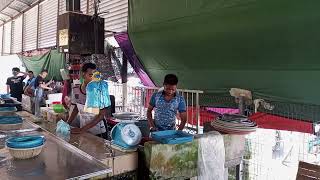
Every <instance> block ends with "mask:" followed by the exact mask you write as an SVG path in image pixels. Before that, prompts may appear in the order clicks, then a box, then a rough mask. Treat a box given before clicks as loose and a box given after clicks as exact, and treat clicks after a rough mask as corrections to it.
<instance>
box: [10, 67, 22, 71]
mask: <svg viewBox="0 0 320 180" xmlns="http://www.w3.org/2000/svg"><path fill="white" fill-rule="evenodd" d="M12 71H17V72H20V69H19V68H17V67H14V68H12Z"/></svg>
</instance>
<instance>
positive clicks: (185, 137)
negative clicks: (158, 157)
mask: <svg viewBox="0 0 320 180" xmlns="http://www.w3.org/2000/svg"><path fill="white" fill-rule="evenodd" d="M151 137H152V139H153V140H155V141H158V142H160V143H163V144H182V143H186V142H191V141H193V135H191V134H188V133H186V132H183V131H176V130H167V131H157V132H152V133H151Z"/></svg>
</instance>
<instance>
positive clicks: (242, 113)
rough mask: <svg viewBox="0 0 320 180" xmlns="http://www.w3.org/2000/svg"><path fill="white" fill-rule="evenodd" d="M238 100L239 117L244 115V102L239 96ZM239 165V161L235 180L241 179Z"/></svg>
mask: <svg viewBox="0 0 320 180" xmlns="http://www.w3.org/2000/svg"><path fill="white" fill-rule="evenodd" d="M238 98H239V113H240V114H241V115H245V102H244V97H242V96H240V97H238ZM241 164H242V161H241V163H240V164H238V165H237V166H236V180H241V179H242V177H241V171H242V170H241V169H242V167H241Z"/></svg>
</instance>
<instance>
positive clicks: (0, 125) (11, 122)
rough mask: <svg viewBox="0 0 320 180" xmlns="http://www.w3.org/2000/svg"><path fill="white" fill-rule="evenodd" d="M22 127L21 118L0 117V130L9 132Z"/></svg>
mask: <svg viewBox="0 0 320 180" xmlns="http://www.w3.org/2000/svg"><path fill="white" fill-rule="evenodd" d="M21 127H22V118H21V117H19V116H0V130H2V131H11V130H17V129H20V128H21Z"/></svg>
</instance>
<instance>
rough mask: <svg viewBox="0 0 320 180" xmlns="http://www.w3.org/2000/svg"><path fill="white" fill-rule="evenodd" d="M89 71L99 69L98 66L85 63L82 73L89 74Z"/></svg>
mask: <svg viewBox="0 0 320 180" xmlns="http://www.w3.org/2000/svg"><path fill="white" fill-rule="evenodd" d="M88 69H97V66H96V65H95V64H93V63H85V64H84V65H83V66H82V68H81V71H82V72H87V70H88Z"/></svg>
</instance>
